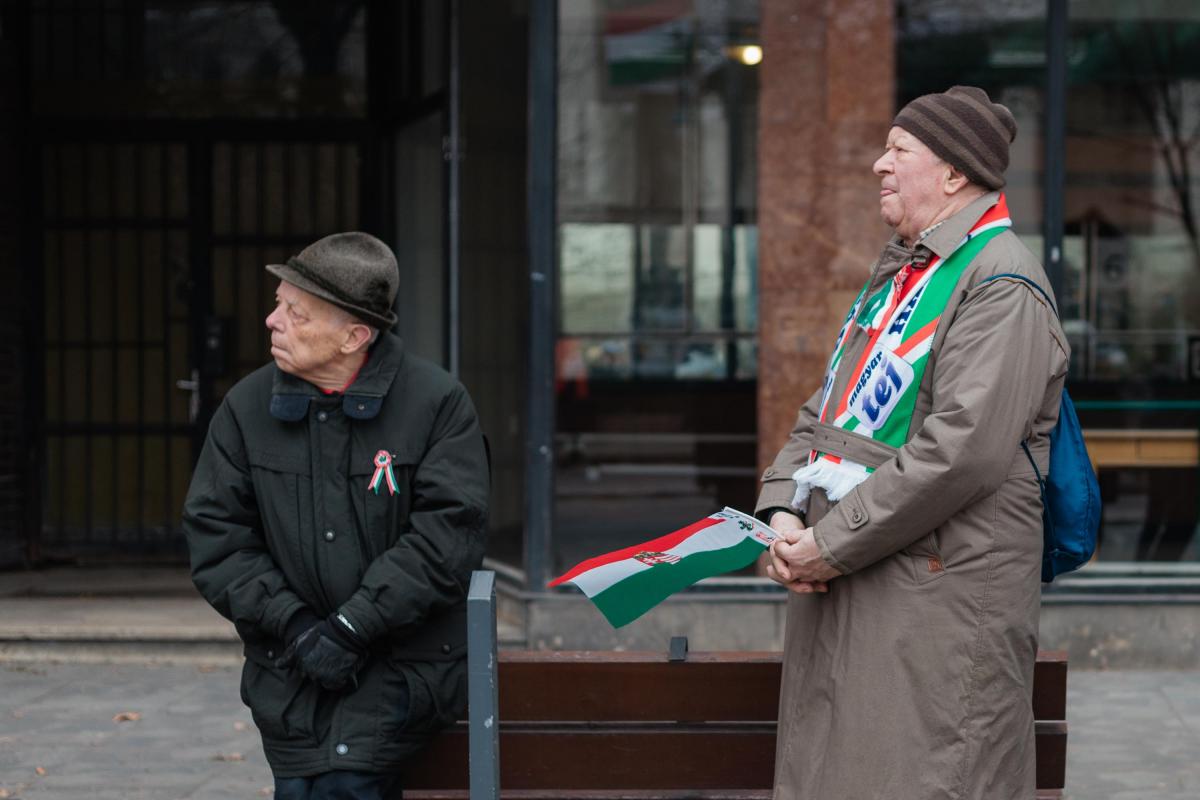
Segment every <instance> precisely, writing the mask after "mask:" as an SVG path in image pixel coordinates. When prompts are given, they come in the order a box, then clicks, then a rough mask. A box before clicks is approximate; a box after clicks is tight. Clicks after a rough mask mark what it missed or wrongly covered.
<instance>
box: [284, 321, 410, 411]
mask: <svg viewBox="0 0 1200 800" xmlns="http://www.w3.org/2000/svg"><path fill="white" fill-rule="evenodd" d="M403 363H404V343H403V342H402V341H401V340H400V339H399V337H396V336H393V335H392V334H390V333H387V332H386V331H385V332H381V333H380V334H379V339H378V341H376V342H375V344H374V345H372V346H371V357H370V358H368V359H367V363H366V364H365V365H363V368H362V371H361V372H360V373H358V377H357V378H356V379H355V381H354V383H352V384H351V385H350V388H349V389H347V390H346V393H345V394H343V395H342V411H343V412H344V413H345V415H346V416H347V417H350V418H351V419H373V418H374V417H375V416H377V415H378V414H379V410H380V409H381V408H383V399H384V398H385V397H387V393H388V390H389V389H390V388H391V386H392V382H393V381H394V380H395V378H396V374H397V373H398V372H399V371H400V366H401V365H402V364H403ZM321 397H324V395H323V394H322V393H321V390H320V389H318V388H317V387H316V386H313V385H312V384H311V383H309V382H308V381H306V380H303V379H301V378H297V377H296V376H295V375H289V374H288V373H286V372H284V371H283V370H281V369H280V368H279V367H278V366H276V367H275V374H274V378H273V380H272V383H271V406H270V412H271V416H272V417H274V418H275V419H278V420H281V421H283V422H299V421H300V420H302V419H304V417H305V415H307V414H308V407H309V405H310V404H311V403H312V401H313V399H314V398H321Z"/></svg>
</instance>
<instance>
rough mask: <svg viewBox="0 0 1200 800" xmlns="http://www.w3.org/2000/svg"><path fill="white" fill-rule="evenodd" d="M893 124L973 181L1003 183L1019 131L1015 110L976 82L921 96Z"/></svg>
mask: <svg viewBox="0 0 1200 800" xmlns="http://www.w3.org/2000/svg"><path fill="white" fill-rule="evenodd" d="M892 125H893V126H896V127H899V128H903V129H904V130H906V131H908V132H909V133H911V134H912V135H913V136H915V137H917V138H918V139H920V140H921V141H922V142H923V143H924V144H925V146H926V147H928V148H929V149H930V150H932V151H933V152H934V153H936V154H937V155H938V156H939V157H940V158H942V159H943V160H944V161H946V162H947V163H949V164H950V165H951V166H953V167H956V168H957V169H959V170H961V171H962V173H963V174H964V175H966V176H967V178H968V179H970V181H971V183H976V184H979V185H980V186H985V187H987V188H988V189H999V188H1000V187H1002V186H1004V170H1006V169H1008V145H1009V144H1010V143H1011V142H1012V140H1013V139H1015V138H1016V137H1017V121H1016V120H1015V119H1013V115H1012V112H1011V111H1009V110H1008V108H1006V107H1005V106H1002V105H1000V104H999V103H993V102H992V101H991V99H990V98H989V97H988V95H987V92H985V91H984V90H983V89H980V88H979V87H977V86H952V87H950V89H948V90H947V91H945V92H942V93H941V94H927V95H923V96H921V97H918V98H917V99H916V100H913V101H912V102H911V103H909V104H908V105H906V106H905V107H904V108H902V109H900V113H899V114H897V115H896V119H894V120H893V121H892Z"/></svg>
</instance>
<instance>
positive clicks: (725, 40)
mask: <svg viewBox="0 0 1200 800" xmlns="http://www.w3.org/2000/svg"><path fill="white" fill-rule="evenodd" d="M758 6H759V3H758V2H757V0H729V1H727V2H722V3H707V2H699V1H698V0H697V1H696V2H692V0H681V1H680V2H667V3H664V2H661V0H560V2H559V4H558V8H559V29H558V31H559V32H558V36H559V48H558V51H559V64H558V155H557V157H558V169H557V179H558V196H557V202H558V223H559V227H558V235H559V236H558V238H559V252H558V255H559V264H558V269H559V283H558V286H559V291H560V295H559V310H560V316H559V338H558V341H557V347H556V367H557V379H558V380H557V391H558V396H557V437H558V461H557V470H558V472H557V476H556V493H557V499H556V508H555V525H554V531H553V536H554V540H553V546H552V555H553V559H554V561H553V563H552V564H551V569H558V568H565V567H569V566H570V565H571V564H572V563H574V562H575V561H578V560H580V559H582V558H584V557H586V556H590V555H595V554H597V553H600V552H603V551H604V550H605V549H612V548H614V547H617V546H623V545H628V544H631V543H633V542H637V541H641V540H643V539H647V538H650V537H651V536H655V535H660V534H662V533H667V532H669V531H671V530H674V529H675V528H678V527H681V526H683V525H686V524H688V523H690V522H694V521H695V520H697V519H699V518H701V517H703V516H705V515H706V514H708V513H710V512H712V511H713V510H716V509H719V508H721V507H722V506H723V505H731V506H735V507H748V506H750V505H752V504H753V502H754V494H755V491H756V483H755V480H754V478H755V474H756V467H755V457H756V453H755V445H754V440H755V430H756V418H755V413H756V388H757V387H756V384H755V376H756V373H757V368H756V364H755V363H754V359H755V356H756V353H757V348H756V347H755V337H756V335H757V331H756V324H757V316H756V307H757V296H756V291H757V269H758V260H757V246H756V245H757V241H756V229H755V206H754V204H755V200H756V192H757V187H756V174H755V170H756V161H755V139H756V136H757V119H758V74H757V66H756V64H757V61H756V59H754V58H752V57H750V55H748V54H747V52H746V50H747V47H748V46H750V45H757V38H758V36H757V34H758Z"/></svg>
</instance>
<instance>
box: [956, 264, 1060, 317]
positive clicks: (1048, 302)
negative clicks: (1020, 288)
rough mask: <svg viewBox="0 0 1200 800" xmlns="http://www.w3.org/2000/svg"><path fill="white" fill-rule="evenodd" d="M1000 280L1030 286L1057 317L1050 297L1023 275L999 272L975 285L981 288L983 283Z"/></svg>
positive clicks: (1056, 311) (1056, 309) (1056, 310)
mask: <svg viewBox="0 0 1200 800" xmlns="http://www.w3.org/2000/svg"><path fill="white" fill-rule="evenodd" d="M1001 278H1009V279H1011V280H1014V281H1022V282H1024V283H1027V284H1029V285H1030V286H1032V287H1033V288H1034V289H1036V290H1037V293H1038V294H1040V295H1041V296H1042V297H1044V298H1045V299H1046V305H1048V306H1050V310H1051V311H1053V312H1054V316H1056V317H1057V316H1058V308H1057V307H1055V305H1054V301H1053V300H1051V299H1050V295H1048V294H1047V293H1046V290H1045V289H1043V288H1042V287H1041V286H1038V285H1037V283H1036V282H1035V281H1032V280H1030V279H1029V278H1026V277H1025V276H1024V275H1018V274H1017V273H1015V272H1001V273H1000V274H999V275H993V276H991V277H990V278H984V279H983V280H981V281H980V282H979V283H978V284H976V285H977V286H983V285H984V284H985V283H988V282H989V281H996V280H1000V279H1001Z"/></svg>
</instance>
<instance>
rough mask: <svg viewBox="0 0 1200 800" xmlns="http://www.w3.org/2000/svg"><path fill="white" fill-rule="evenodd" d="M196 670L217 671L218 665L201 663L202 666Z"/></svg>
mask: <svg viewBox="0 0 1200 800" xmlns="http://www.w3.org/2000/svg"><path fill="white" fill-rule="evenodd" d="M196 671H197V672H216V671H217V665H216V664H201V665H200V666H198V667H196Z"/></svg>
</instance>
